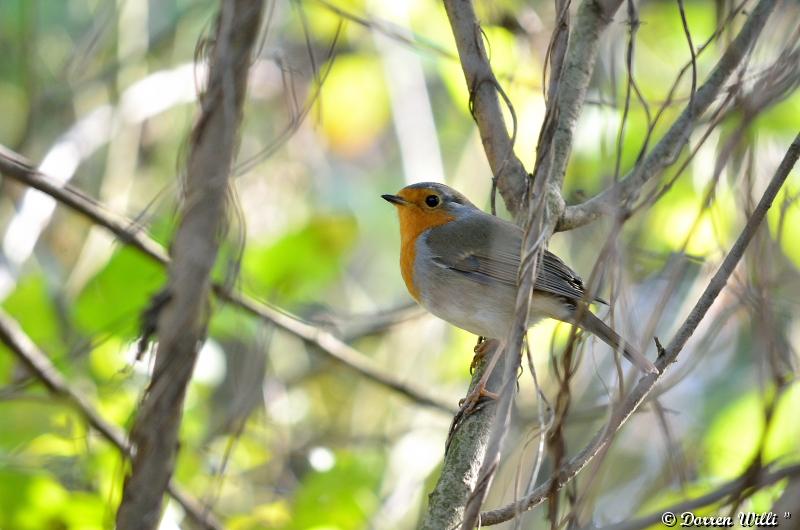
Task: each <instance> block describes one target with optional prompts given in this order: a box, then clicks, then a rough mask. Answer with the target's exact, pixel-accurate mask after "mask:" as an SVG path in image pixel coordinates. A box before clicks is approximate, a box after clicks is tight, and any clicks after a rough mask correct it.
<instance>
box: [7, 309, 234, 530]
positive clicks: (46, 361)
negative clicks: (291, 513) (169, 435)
mask: <svg viewBox="0 0 800 530" xmlns="http://www.w3.org/2000/svg"><path fill="white" fill-rule="evenodd" d="M0 340H1V341H3V343H4V344H5V345H6V346H8V349H9V350H10V351H11V353H13V354H14V355H15V356H16V357H17V359H19V361H20V362H22V364H24V365H25V367H26V368H27V369H28V370H30V372H31V373H32V374H33V375H34V376H35V377H36V379H38V380H39V381H41V383H42V384H43V385H44V386H45V387H46V388H47V390H48V391H49V392H50V393H51V394H52V395H54V396H57V397H60V398H62V399H64V400H65V401H66V402H67V403H68V404H69V405H70V406H71V407H73V408H74V409H75V410H76V411H77V412H78V413H79V414H80V415H81V416H82V417H83V419H84V420H86V423H88V424H89V425H90V426H91V427H92V428H93V429H94V430H95V431H97V432H98V433H99V434H100V435H101V436H102V437H103V438H105V439H106V440H108V441H109V442H111V444H112V445H114V446H115V447H116V448H117V449H119V450H120V452H121V453H122V454H123V455H125V457H126V458H130V456H131V446H130V443H129V442H128V438H127V436H125V433H124V432H123V431H122V430H121V429H120V428H119V427H117V426H116V425H113V424H112V423H109V422H108V421H106V420H105V419H103V417H102V416H101V415H100V413H99V412H97V410H95V408H94V407H93V406H92V404H91V403H89V400H87V399H86V398H85V397H84V395H83V393H81V392H79V391H78V390H75V389H73V388H72V387H71V386H70V384H69V383H68V382H67V380H66V379H64V376H63V375H61V373H59V371H58V369H57V368H56V367H55V366H54V365H53V363H52V362H50V358H49V357H48V356H47V355H46V354H45V353H44V352H42V351H41V350H40V349H39V348H38V347H37V346H36V344H34V342H33V341H32V340H31V339H30V337H28V335H27V334H26V333H25V332H24V331H23V330H22V328H21V327H20V326H19V324H18V323H17V322H16V321H15V320H14V319H13V318H11V316H10V315H8V314H7V313H6V312H5V311H3V310H2V309H0ZM167 491H168V492H169V494H170V495H171V496H172V498H174V499H175V500H176V501H177V502H178V504H180V505H181V507H183V509H184V510H186V513H187V514H188V515H189V517H191V518H192V519H193V520H194V521H195V522H196V523H198V524H199V525H200V526H201V527H202V528H206V529H219V528H222V525H221V524H220V523H219V522H218V521H217V520H216V518H215V517H214V515H213V514H212V513H210V511H209V509H208V508H207V507H206V506H203V505H201V504H200V502H199V501H198V500H197V499H195V498H193V497H192V496H191V495H189V494H188V493H187V492H185V491H184V490H183V489H182V488H181V487H180V486H179V485H178V484H176V483H175V481H174V480H171V481H170V482H169V486H168V487H167Z"/></svg>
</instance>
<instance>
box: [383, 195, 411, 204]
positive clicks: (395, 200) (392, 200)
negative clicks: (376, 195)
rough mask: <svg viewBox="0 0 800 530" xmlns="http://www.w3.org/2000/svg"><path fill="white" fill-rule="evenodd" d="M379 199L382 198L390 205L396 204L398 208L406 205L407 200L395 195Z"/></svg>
mask: <svg viewBox="0 0 800 530" xmlns="http://www.w3.org/2000/svg"><path fill="white" fill-rule="evenodd" d="M381 197H383V198H384V199H386V200H387V201H389V202H390V203H392V204H396V205H398V206H402V205H404V204H408V201H407V200H405V199H404V198H402V197H399V196H397V195H381Z"/></svg>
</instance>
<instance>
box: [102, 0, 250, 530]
mask: <svg viewBox="0 0 800 530" xmlns="http://www.w3.org/2000/svg"><path fill="white" fill-rule="evenodd" d="M262 8H263V4H262V1H261V0H222V1H221V3H220V11H219V14H218V16H217V31H216V37H215V42H214V45H213V48H212V49H211V50H210V54H211V65H210V68H209V79H208V90H207V92H206V93H205V94H204V95H203V97H202V98H201V108H202V111H201V114H200V117H199V120H198V122H197V124H196V125H195V127H194V130H193V131H192V142H191V148H190V149H191V150H190V153H189V160H188V165H187V175H186V183H185V198H184V199H185V205H184V210H183V217H182V219H181V222H180V225H179V226H178V229H177V233H176V234H175V238H174V240H173V243H172V248H171V250H172V255H173V261H172V263H171V264H170V266H169V280H168V286H167V292H168V295H169V299H168V301H167V303H166V304H165V306H164V307H163V308H162V309H161V311H160V313H159V315H158V324H157V333H158V338H159V342H158V347H157V351H156V359H155V368H154V371H153V377H152V379H151V381H150V385H149V387H148V389H147V392H146V394H145V396H144V398H143V400H142V403H141V405H140V407H139V412H138V415H137V418H136V421H135V423H134V426H133V429H132V431H131V441H132V444H133V465H132V469H131V474H130V475H129V476H128V477H127V479H126V480H125V484H124V487H123V492H122V502H121V504H120V506H119V510H118V511H117V527H118V528H119V529H120V530H134V529H136V530H139V529H141V530H146V529H153V528H156V526H158V521H159V519H160V518H161V503H162V497H163V495H164V491H165V489H166V487H167V484H168V483H169V480H170V477H171V475H172V472H173V468H174V466H175V458H176V453H177V448H178V429H179V427H180V422H181V416H182V409H183V399H184V396H185V393H186V388H187V386H188V384H189V380H190V378H191V375H192V371H193V370H194V364H195V361H196V360H197V354H198V350H199V345H200V344H201V343H202V342H203V339H204V338H205V335H206V332H207V326H208V313H209V311H208V302H209V296H210V293H211V278H210V276H211V269H212V268H213V266H214V262H215V261H216V257H217V252H218V249H219V235H220V234H221V233H222V232H223V231H224V224H225V203H226V195H227V191H228V185H229V183H228V179H229V175H230V170H231V166H232V164H233V160H234V158H235V152H236V143H237V134H238V129H239V125H240V122H241V118H242V107H243V105H244V99H245V93H246V88H247V72H248V70H249V68H250V62H251V55H252V52H253V49H254V47H255V45H256V42H257V37H258V33H259V30H260V25H261V15H262Z"/></svg>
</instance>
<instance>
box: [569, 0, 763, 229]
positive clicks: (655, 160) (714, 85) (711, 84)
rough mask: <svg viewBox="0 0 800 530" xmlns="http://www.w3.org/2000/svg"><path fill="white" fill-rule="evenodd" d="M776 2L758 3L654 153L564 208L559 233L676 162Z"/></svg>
mask: <svg viewBox="0 0 800 530" xmlns="http://www.w3.org/2000/svg"><path fill="white" fill-rule="evenodd" d="M776 3H777V2H775V1H774V0H760V1H759V3H758V4H757V5H756V6H755V8H753V11H752V12H751V14H750V16H749V17H748V18H747V21H746V22H745V23H744V25H743V26H742V29H741V31H739V34H738V35H736V38H735V39H733V41H732V42H731V44H730V46H729V47H728V48H727V49H726V50H725V53H724V54H723V55H722V57H721V58H720V60H719V62H717V65H716V66H715V67H714V70H713V71H712V72H711V74H710V75H709V76H708V79H707V80H706V81H705V83H703V85H702V86H700V87H699V88H698V89H697V91H696V92H695V93H694V97H693V98H692V99H691V101H690V102H689V104H688V105H687V106H686V107H685V108H684V109H683V111H682V112H681V114H680V116H679V117H678V119H676V120H675V122H674V123H673V124H672V126H671V127H670V128H669V130H668V131H667V132H666V134H664V136H663V137H662V138H661V140H660V141H659V142H658V144H656V145H655V147H653V150H652V151H650V153H649V154H648V155H647V156H646V157H645V158H644V159H643V160H642V162H641V163H640V164H637V165H636V167H635V168H634V169H633V170H632V171H631V172H630V173H629V174H628V175H626V176H625V178H623V179H622V180H621V181H619V182H618V183H616V184H615V185H614V186H612V187H610V188H608V189H606V190H605V191H603V192H602V193H600V194H598V195H596V196H594V197H592V198H591V199H589V200H587V201H585V202H583V203H581V204H577V205H574V206H570V207H569V208H567V209H566V210H565V211H564V214H563V216H562V218H561V219H560V220H559V223H558V227H557V229H558V230H570V229H573V228H577V227H579V226H583V225H585V224H587V223H589V222H591V221H593V220H594V219H597V218H598V217H600V216H601V215H603V214H606V213H609V212H611V211H615V210H616V206H617V205H618V204H620V201H621V200H627V199H628V198H629V197H633V196H636V195H637V194H639V193H640V192H641V189H642V187H643V186H644V184H645V183H646V182H647V181H648V180H650V179H651V178H653V177H655V176H656V175H658V174H660V172H661V171H662V170H663V169H664V168H666V167H667V166H669V165H670V164H672V163H673V162H674V161H675V159H676V158H677V157H678V154H679V153H680V151H681V149H683V146H684V145H685V144H686V142H688V141H689V135H690V134H691V132H692V131H693V130H694V127H695V126H696V125H697V121H698V119H699V118H700V116H701V115H702V114H703V113H704V112H705V111H706V110H708V108H709V107H711V105H712V104H713V103H714V102H715V101H716V99H717V96H718V95H719V94H720V93H721V92H722V91H723V89H724V85H725V83H726V82H727V81H728V79H729V78H730V77H731V75H732V74H733V72H734V71H735V70H736V69H737V68H739V66H740V65H741V64H742V61H743V60H744V57H745V56H746V55H747V53H748V52H749V51H750V50H751V49H752V47H753V46H754V45H755V42H756V40H758V37H759V35H761V30H762V29H764V26H765V25H766V22H767V19H768V18H769V16H770V14H771V13H772V10H773V9H774V8H775V4H776Z"/></svg>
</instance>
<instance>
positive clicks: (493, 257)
mask: <svg viewBox="0 0 800 530" xmlns="http://www.w3.org/2000/svg"><path fill="white" fill-rule="evenodd" d="M381 197H382V198H383V199H385V200H387V201H388V202H390V203H392V204H393V205H394V206H395V207H396V209H397V213H398V217H399V221H400V272H401V275H402V277H403V280H404V282H405V284H406V288H407V289H408V292H409V294H410V295H411V297H412V298H414V300H416V301H417V302H418V303H419V304H420V305H422V306H423V307H424V308H425V309H427V310H428V311H429V312H430V313H432V314H433V315H435V316H437V317H439V318H441V319H442V320H445V321H447V322H449V323H450V324H453V325H454V326H456V327H458V328H461V329H464V330H466V331H469V332H470V333H474V334H476V335H478V336H480V337H485V338H493V339H497V340H499V341H500V340H502V339H504V338H505V337H506V335H507V334H508V331H509V329H510V327H511V324H512V321H513V318H514V308H515V301H516V295H517V274H518V270H519V265H520V255H521V250H522V240H523V231H522V229H521V228H519V227H518V226H517V225H515V224H513V223H511V222H509V221H506V220H504V219H502V218H500V217H497V216H495V215H491V214H489V213H487V212H484V211H483V210H481V209H480V208H478V207H477V206H475V205H474V204H473V203H472V202H470V201H469V199H467V198H466V197H465V196H464V195H462V194H461V193H459V192H458V191H456V190H454V189H453V188H451V187H449V186H447V185H445V184H440V183H437V182H419V183H416V184H411V185H409V186H406V187H404V188H403V189H401V190H400V191H399V192H398V193H397V194H396V195H389V194H386V195H381ZM592 301H593V302H594V301H596V302H601V303H604V302H603V301H602V300H601V299H599V298H594V299H593V300H592ZM543 318H553V319H556V320H560V321H562V322H567V323H570V324H572V325H575V326H577V327H578V328H580V329H583V330H585V331H587V332H590V333H592V334H594V335H596V336H597V337H599V338H600V339H601V340H603V342H605V343H606V344H608V345H609V346H610V347H611V348H612V349H613V350H614V351H619V352H621V353H622V354H623V355H624V356H625V357H626V358H627V359H628V360H630V361H631V362H632V363H633V364H634V365H635V366H636V367H637V368H639V370H641V371H642V372H645V373H657V370H656V367H655V366H654V365H653V363H651V362H650V361H649V360H648V359H647V358H646V357H645V356H644V355H643V354H642V353H640V352H639V351H638V350H637V349H636V348H635V347H634V346H633V345H632V344H631V343H630V342H628V341H626V340H624V339H623V338H622V337H620V335H619V334H618V333H617V332H616V331H614V330H613V329H611V328H610V327H609V326H607V325H606V324H605V323H604V322H603V321H602V320H600V319H599V318H598V317H597V316H596V315H594V313H592V312H591V311H590V310H589V308H588V305H587V300H586V288H585V286H584V284H583V280H582V279H581V278H580V276H578V274H577V273H576V272H575V271H573V270H572V269H571V268H570V267H569V266H567V265H566V264H565V263H564V262H563V261H562V260H561V259H560V258H559V257H558V256H556V255H555V254H553V253H552V252H550V251H548V250H545V251H544V253H543V256H542V258H541V260H540V262H539V265H538V267H537V276H536V282H535V284H534V291H533V295H532V299H531V305H530V316H529V321H528V326H529V327H530V326H533V325H534V324H535V323H536V322H538V321H539V320H541V319H543ZM476 351H478V350H477V349H476ZM491 366H492V367H493V363H492V365H491ZM490 369H491V368H487V371H489V370H490ZM485 376H486V377H488V374H485ZM483 383H484V386H485V378H484V380H483ZM480 390H481V392H482V393H483V395H489V396H490V397H496V396H494V395H493V394H491V393H490V392H488V391H484V388H483V387H482V388H481V389H480Z"/></svg>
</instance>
